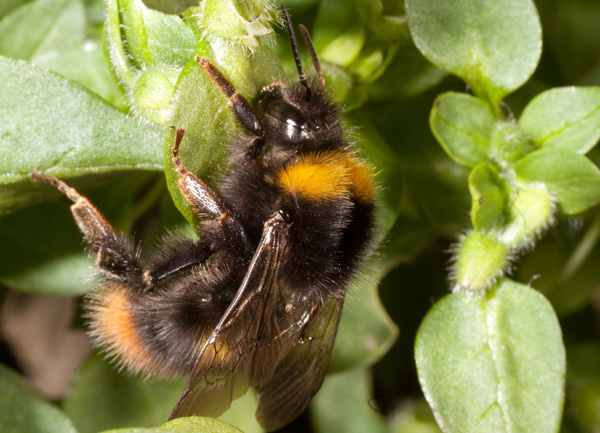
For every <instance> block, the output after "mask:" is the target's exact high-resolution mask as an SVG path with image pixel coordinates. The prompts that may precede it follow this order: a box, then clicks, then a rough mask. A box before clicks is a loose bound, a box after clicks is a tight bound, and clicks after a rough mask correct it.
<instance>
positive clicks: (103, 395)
mask: <svg viewBox="0 0 600 433" xmlns="http://www.w3.org/2000/svg"><path fill="white" fill-rule="evenodd" d="M184 385H185V382H184V381H181V380H180V381H174V382H166V381H148V380H144V379H143V378H141V377H139V376H131V375H125V374H123V373H118V372H117V371H116V370H115V369H114V368H112V367H111V366H110V365H109V364H108V362H107V361H106V360H104V359H102V358H101V356H100V355H98V354H94V355H92V356H91V357H90V358H89V359H88V360H87V361H86V363H85V364H84V365H83V366H82V367H81V369H80V370H79V372H78V373H77V376H76V377H75V379H74V381H73V383H72V384H71V388H70V390H69V393H68V394H67V397H66V398H65V400H64V402H63V408H64V411H65V413H67V414H68V415H69V417H70V418H71V419H72V420H73V423H74V424H75V426H76V427H77V430H78V431H79V433H96V432H98V431H101V430H106V429H110V428H119V427H126V426H132V425H134V426H140V427H152V426H158V425H160V424H162V423H164V421H165V420H167V419H168V418H169V414H170V413H171V410H172V409H173V407H174V406H175V403H176V402H177V400H178V399H179V396H180V395H181V393H182V391H183V388H184Z"/></svg>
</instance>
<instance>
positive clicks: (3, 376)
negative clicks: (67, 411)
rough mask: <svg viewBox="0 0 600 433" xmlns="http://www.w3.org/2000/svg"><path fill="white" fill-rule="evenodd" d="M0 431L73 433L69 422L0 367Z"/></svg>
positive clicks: (14, 432)
mask: <svg viewBox="0 0 600 433" xmlns="http://www.w3.org/2000/svg"><path fill="white" fill-rule="evenodd" d="M0 389H2V393H0V412H1V413H2V416H0V431H2V432H7V433H77V431H76V430H75V427H73V424H72V423H71V421H70V420H69V419H68V418H67V417H66V416H65V415H64V414H63V413H62V412H61V411H60V410H58V408H56V407H55V406H54V405H52V404H50V403H48V402H47V401H44V400H43V399H42V398H41V397H40V396H39V395H37V394H36V393H35V392H33V391H32V390H31V388H29V386H28V385H27V383H25V380H24V379H23V378H22V377H20V376H19V375H17V374H16V373H14V372H13V371H11V370H10V369H8V368H7V367H5V366H3V365H0Z"/></svg>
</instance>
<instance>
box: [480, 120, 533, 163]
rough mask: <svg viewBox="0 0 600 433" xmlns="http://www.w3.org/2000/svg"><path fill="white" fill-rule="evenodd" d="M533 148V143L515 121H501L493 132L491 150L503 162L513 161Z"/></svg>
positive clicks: (495, 157)
mask: <svg viewBox="0 0 600 433" xmlns="http://www.w3.org/2000/svg"><path fill="white" fill-rule="evenodd" d="M532 150H533V145H532V144H531V142H530V141H529V139H528V138H527V136H526V135H525V134H524V133H523V132H522V131H521V129H520V128H519V126H518V125H517V124H516V123H515V122H499V123H497V124H496V128H495V130H494V131H493V133H492V138H491V140H490V152H491V155H492V157H493V158H494V159H495V160H496V161H498V162H500V163H502V162H508V163H513V162H515V161H518V160H519V159H521V158H523V157H524V156H525V155H527V154H528V153H529V152H531V151H532Z"/></svg>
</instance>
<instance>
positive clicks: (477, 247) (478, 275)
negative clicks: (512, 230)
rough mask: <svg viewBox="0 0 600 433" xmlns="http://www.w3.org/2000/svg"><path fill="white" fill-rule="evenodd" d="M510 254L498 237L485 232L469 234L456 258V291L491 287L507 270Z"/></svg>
mask: <svg viewBox="0 0 600 433" xmlns="http://www.w3.org/2000/svg"><path fill="white" fill-rule="evenodd" d="M507 259H508V251H507V249H506V246H505V245H504V244H503V243H502V242H501V241H500V240H498V238H497V236H495V235H494V234H491V233H485V232H483V231H479V230H477V231H473V232H471V233H469V234H468V235H467V236H466V237H465V238H464V239H463V240H462V241H461V243H460V245H459V248H458V252H457V254H456V264H455V270H454V274H455V280H456V285H457V287H456V288H455V290H457V289H465V290H469V291H481V290H483V289H486V288H488V287H490V286H491V285H492V284H493V283H494V282H495V280H496V278H498V277H499V276H500V275H502V273H503V272H504V268H505V267H506V263H507Z"/></svg>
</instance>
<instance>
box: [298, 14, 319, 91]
mask: <svg viewBox="0 0 600 433" xmlns="http://www.w3.org/2000/svg"><path fill="white" fill-rule="evenodd" d="M298 28H299V29H300V33H302V37H303V38H304V42H305V43H306V46H307V47H308V51H309V52H310V57H312V61H313V65H314V66H315V71H317V74H318V75H319V88H318V89H317V93H323V89H324V88H325V78H323V72H321V62H319V58H318V57H317V53H316V51H315V47H314V46H313V43H312V39H311V38H310V33H308V29H307V28H306V27H304V26H303V25H302V24H300V25H299V26H298Z"/></svg>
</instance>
